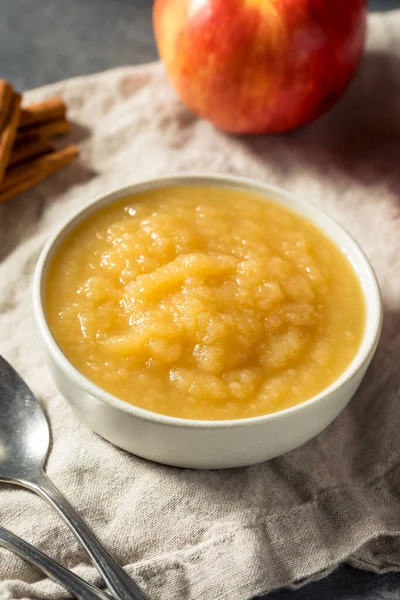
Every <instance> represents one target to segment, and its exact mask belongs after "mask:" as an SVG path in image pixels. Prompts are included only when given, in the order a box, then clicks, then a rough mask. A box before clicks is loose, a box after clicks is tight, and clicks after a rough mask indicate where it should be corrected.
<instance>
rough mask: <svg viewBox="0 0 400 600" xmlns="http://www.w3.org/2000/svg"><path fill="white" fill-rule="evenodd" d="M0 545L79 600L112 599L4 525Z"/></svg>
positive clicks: (0, 535) (0, 532)
mask: <svg viewBox="0 0 400 600" xmlns="http://www.w3.org/2000/svg"><path fill="white" fill-rule="evenodd" d="M0 546H1V547H2V548H5V549H6V550H9V551H10V552H14V553H15V554H18V556H20V557H21V558H23V559H24V560H26V561H28V562H30V563H31V564H32V565H35V566H36V567H39V569H41V570H42V571H43V573H45V574H46V575H47V576H48V577H50V578H51V579H53V581H56V582H57V583H59V584H60V585H62V586H63V587H64V588H65V589H66V590H68V591H69V592H71V594H72V595H73V597H74V598H77V599H78V600H111V596H109V595H108V594H106V593H105V592H102V591H101V590H99V589H98V588H96V587H94V586H93V585H91V584H90V583H87V581H84V580H83V579H81V578H80V577H78V575H75V573H72V571H69V570H68V569H65V568H64V567H62V566H61V565H60V564H59V563H58V562H56V561H55V560H53V559H52V558H50V557H49V556H46V554H43V552H40V550H38V549H37V548H34V547H33V546H31V545H30V544H28V542H25V541H24V540H22V539H21V538H20V537H18V536H17V535H15V534H14V533H11V531H8V530H7V529H4V527H0Z"/></svg>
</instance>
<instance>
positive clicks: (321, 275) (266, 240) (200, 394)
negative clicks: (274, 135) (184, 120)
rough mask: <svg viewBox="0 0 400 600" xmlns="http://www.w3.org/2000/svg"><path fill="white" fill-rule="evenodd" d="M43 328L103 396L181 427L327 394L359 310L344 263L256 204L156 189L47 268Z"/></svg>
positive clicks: (301, 224)
mask: <svg viewBox="0 0 400 600" xmlns="http://www.w3.org/2000/svg"><path fill="white" fill-rule="evenodd" d="M46 315H47V320H48V323H49V326H50V329H51V331H52V333H53V335H54V337H55V339H56V341H57V342H58V344H59V346H60V348H61V349H62V351H63V352H64V354H65V355H66V356H67V357H68V359H69V360H70V361H71V362H72V363H73V365H75V367H76V368H77V369H78V370H79V371H81V372H82V373H83V374H84V375H85V376H86V377H87V378H88V379H90V380H91V381H92V382H94V383H95V384H97V385H98V386H99V387H101V388H103V389H104V390H106V391H107V392H110V393H111V394H113V395H114V396H116V397H118V398H120V399H122V400H124V401H126V402H129V403H131V404H134V405H136V406H139V407H142V408H145V409H147V410H150V411H154V412H156V413H162V414H164V415H171V416H174V417H181V418H186V419H203V420H220V419H239V418H246V417H255V416H259V415H265V414H268V413H272V412H275V411H279V410H282V409H285V408H288V407H291V406H294V405H296V404H299V403H301V402H303V401H305V400H307V399H309V398H311V397H312V396H314V395H315V394H317V393H318V392H321V391H322V390H323V389H324V388H326V387H327V386H328V385H329V384H331V383H332V382H333V381H334V380H335V379H337V378H338V376H339V375H340V374H341V373H342V372H343V371H344V370H345V369H346V368H347V366H348V365H349V364H350V362H351V361H352V359H353V358H354V356H355V354H356V352H357V349H358V348H359V345H360V342H361V338H362V334H363V328H364V322H365V306H364V300H363V294H362V290H361V286H360V284H359V282H358V279H357V277H356V274H355V272H354V270H353V267H352V266H351V264H350V263H349V261H348V259H347V258H346V257H345V256H344V254H343V253H342V252H341V251H340V250H339V248H338V247H336V246H335V245H334V243H332V242H331V241H330V240H329V239H328V238H327V237H326V236H325V235H324V234H323V233H322V232H321V231H320V230H318V229H317V228H316V227H315V226H314V225H312V224H311V223H310V222H308V221H307V220H305V219H304V218H302V217H301V216H299V215H297V214H295V213H294V212H291V211H289V210H287V209H285V208H284V207H282V206H280V205H279V204H276V203H274V202H273V201H269V200H266V199H264V198H262V197H260V196H258V195H257V194H256V193H254V192H249V191H246V190H242V189H232V188H228V187H223V186H215V187H213V186H203V185H201V186H200V185H181V186H165V187H163V188H159V189H152V190H148V191H143V192H140V193H137V194H135V195H132V196H128V197H125V198H123V199H120V200H118V201H116V202H114V203H112V204H111V205H109V206H106V207H105V208H102V209H101V210H99V211H97V212H95V213H94V214H92V215H90V217H88V218H86V220H84V221H83V222H82V223H81V224H80V225H79V226H78V227H77V228H76V229H75V230H74V231H73V232H72V233H71V234H70V235H69V237H67V239H66V240H65V241H64V242H63V244H62V245H61V247H60V248H59V249H58V251H57V252H56V255H55V256H54V259H53V260H52V262H51V265H50V269H49V273H48V278H47V287H46Z"/></svg>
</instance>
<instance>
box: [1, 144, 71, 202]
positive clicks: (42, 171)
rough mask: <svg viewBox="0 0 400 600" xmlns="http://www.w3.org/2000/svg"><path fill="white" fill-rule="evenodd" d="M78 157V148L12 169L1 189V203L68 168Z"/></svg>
mask: <svg viewBox="0 0 400 600" xmlns="http://www.w3.org/2000/svg"><path fill="white" fill-rule="evenodd" d="M77 156H78V148H77V147H76V146H67V147H66V148H63V149H62V150H58V151H56V152H52V153H51V154H45V155H44V156H41V157H39V158H35V159H33V160H30V161H28V162H26V163H23V164H22V165H17V166H15V167H12V168H11V169H9V171H8V172H7V174H6V176H5V177H4V180H3V184H2V186H1V188H0V202H2V201H4V200H7V199H9V198H11V197H12V196H15V195H16V194H19V193H20V192H23V191H25V190H27V189H28V188H30V187H32V186H33V185H35V184H36V183H38V182H39V181H42V180H43V179H46V178H47V177H49V176H50V175H52V174H53V173H55V172H56V171H59V170H60V169H62V168H63V167H65V166H67V165H68V164H69V163H70V162H72V161H73V160H74V158H76V157H77Z"/></svg>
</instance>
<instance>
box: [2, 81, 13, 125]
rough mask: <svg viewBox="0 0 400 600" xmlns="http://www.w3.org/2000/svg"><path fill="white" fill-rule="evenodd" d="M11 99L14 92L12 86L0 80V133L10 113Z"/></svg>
mask: <svg viewBox="0 0 400 600" xmlns="http://www.w3.org/2000/svg"><path fill="white" fill-rule="evenodd" d="M13 97H14V90H13V88H12V86H11V85H10V84H9V83H8V81H5V80H4V79H0V132H1V131H2V130H3V127H4V124H5V121H6V119H7V117H8V113H9V112H10V108H11V102H12V99H13Z"/></svg>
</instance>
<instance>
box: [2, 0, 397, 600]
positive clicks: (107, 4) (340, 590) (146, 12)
mask: <svg viewBox="0 0 400 600" xmlns="http://www.w3.org/2000/svg"><path fill="white" fill-rule="evenodd" d="M326 1H327V2H334V1H335V0H326ZM349 1H350V0H349ZM369 7H370V10H372V11H380V10H390V9H393V8H400V0H370V3H369ZM151 10H152V1H151V0H0V77H1V78H5V79H10V80H11V81H12V82H13V83H14V85H15V86H16V87H17V88H19V89H20V90H25V89H30V88H33V87H38V86H40V85H44V84H46V83H51V82H54V81H57V80H60V79H66V78H68V77H73V76H74V75H82V74H86V73H96V72H97V71H103V70H105V69H108V68H111V67H116V66H120V65H128V64H138V63H144V62H150V61H153V60H156V58H157V52H156V49H155V46H154V40H153V34H152V25H151ZM399 35H400V32H399ZM361 599H364V600H365V599H367V600H400V574H395V573H388V574H386V575H374V574H372V573H364V572H362V571H356V570H354V569H351V568H350V567H348V566H342V567H341V568H340V569H338V570H337V571H336V572H335V573H333V574H332V575H330V576H329V577H327V578H326V579H324V580H322V581H320V582H317V583H313V584H310V585H307V586H305V587H303V588H301V589H300V590H297V591H286V590H281V591H279V592H275V593H273V594H269V595H268V596H265V597H264V600H361ZM227 600H229V599H227Z"/></svg>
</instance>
